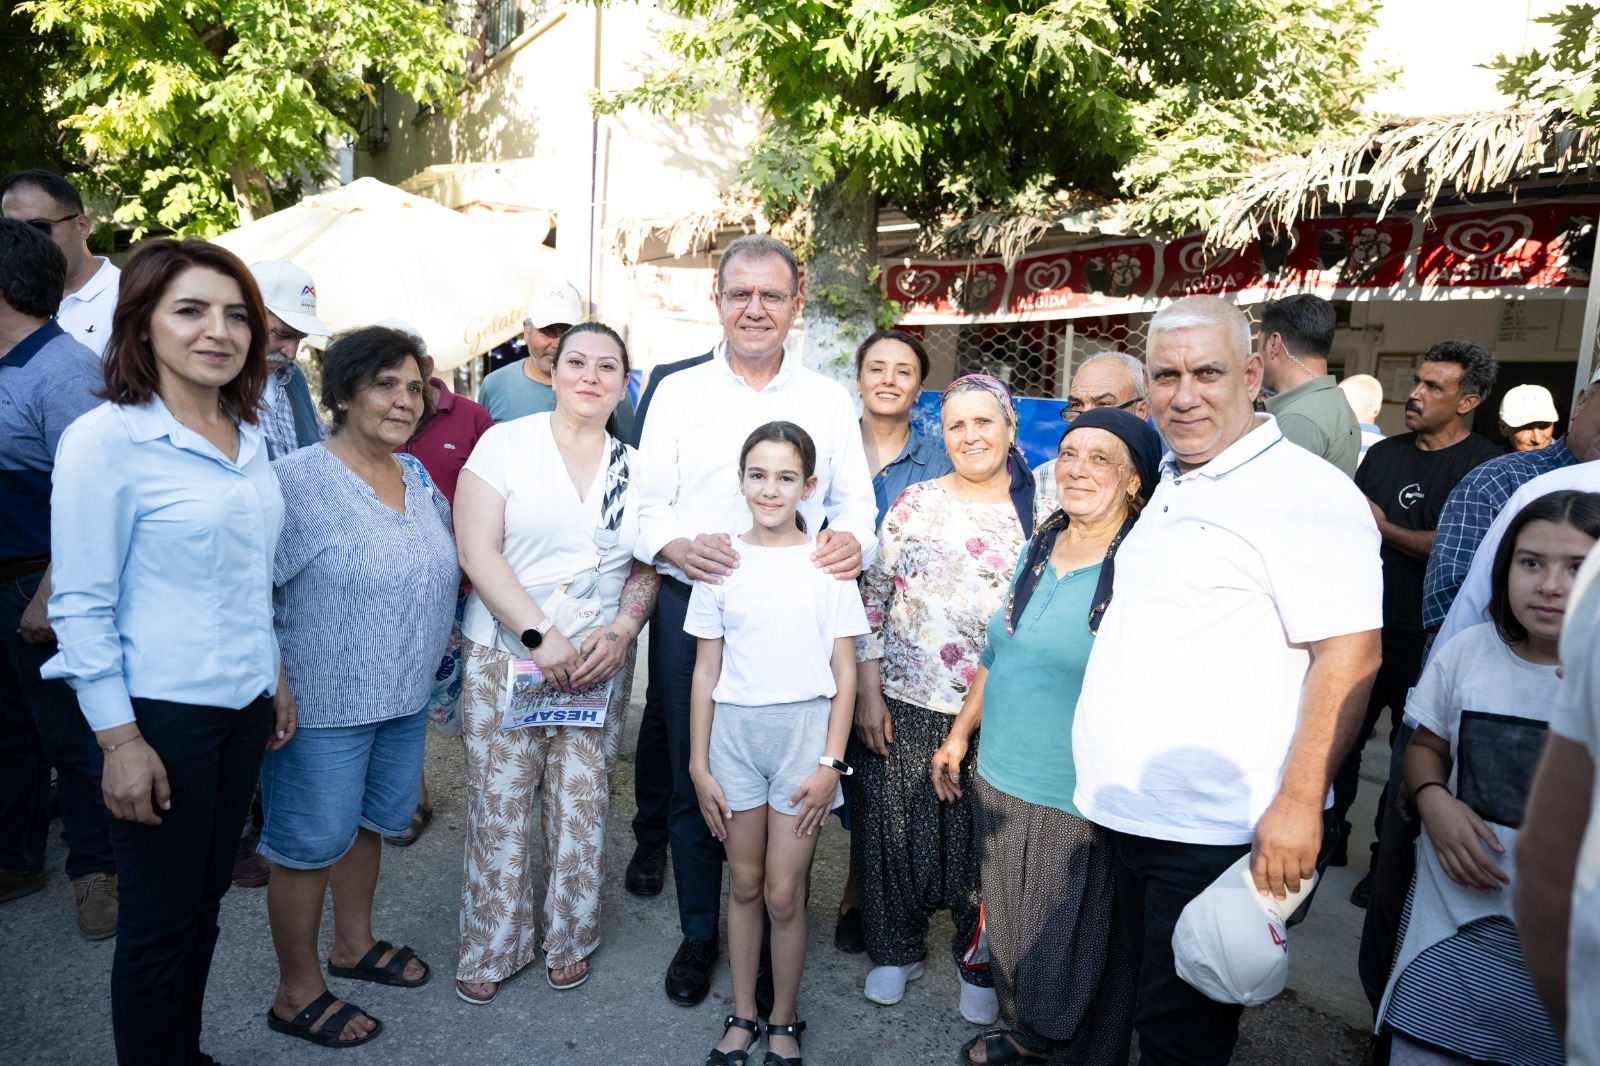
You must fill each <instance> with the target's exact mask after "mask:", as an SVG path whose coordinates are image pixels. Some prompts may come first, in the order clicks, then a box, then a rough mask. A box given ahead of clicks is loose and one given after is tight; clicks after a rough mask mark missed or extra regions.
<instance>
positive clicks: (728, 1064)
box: [706, 1014, 761, 1066]
mask: <svg viewBox="0 0 1600 1066" xmlns="http://www.w3.org/2000/svg"><path fill="white" fill-rule="evenodd" d="M729 1029H747V1030H749V1031H750V1032H751V1033H752V1034H753V1039H752V1040H751V1041H750V1043H749V1045H748V1046H747V1047H746V1048H745V1049H744V1050H743V1051H718V1050H717V1049H716V1048H712V1049H711V1054H709V1055H707V1056H706V1066H745V1063H746V1062H747V1061H748V1060H749V1058H750V1052H751V1051H753V1050H754V1049H755V1046H756V1045H757V1044H759V1043H761V1023H760V1022H754V1021H751V1020H750V1019H749V1018H737V1017H735V1016H733V1015H732V1014H730V1015H728V1017H727V1018H726V1019H725V1020H724V1021H723V1023H722V1035H723V1036H727V1035H728V1030H729Z"/></svg>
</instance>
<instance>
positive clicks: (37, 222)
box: [23, 211, 83, 237]
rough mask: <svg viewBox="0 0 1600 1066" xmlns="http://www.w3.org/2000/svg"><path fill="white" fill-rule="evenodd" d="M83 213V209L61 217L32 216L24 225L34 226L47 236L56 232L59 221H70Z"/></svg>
mask: <svg viewBox="0 0 1600 1066" xmlns="http://www.w3.org/2000/svg"><path fill="white" fill-rule="evenodd" d="M82 213H83V212H81V211H74V212H73V213H72V214H70V215H62V216H61V217H60V218H30V219H28V220H27V221H25V222H24V223H23V225H24V226H32V227H33V228H34V229H36V230H38V231H39V232H40V233H42V234H44V235H45V236H46V237H49V236H52V235H53V234H54V233H55V228H56V225H57V223H61V222H70V221H72V220H73V219H75V218H77V217H78V216H79V215H80V214H82Z"/></svg>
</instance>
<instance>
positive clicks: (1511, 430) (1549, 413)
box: [1500, 385, 1560, 452]
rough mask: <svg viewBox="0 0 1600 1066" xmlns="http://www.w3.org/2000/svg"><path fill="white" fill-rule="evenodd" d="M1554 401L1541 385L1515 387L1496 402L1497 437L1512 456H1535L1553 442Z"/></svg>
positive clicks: (1554, 426)
mask: <svg viewBox="0 0 1600 1066" xmlns="http://www.w3.org/2000/svg"><path fill="white" fill-rule="evenodd" d="M1559 417H1560V416H1559V415H1557V414H1556V401H1555V398H1554V397H1552V396H1551V395H1550V390H1549V389H1547V388H1545V387H1544V386H1542V385H1518V386H1517V387H1516V388H1514V389H1512V390H1510V391H1509V392H1507V393H1506V398H1505V399H1503V400H1501V401H1500V435H1501V436H1502V437H1504V438H1505V439H1506V440H1508V441H1510V442H1511V450H1512V451H1514V452H1536V451H1539V450H1540V449H1542V448H1548V447H1550V442H1551V441H1552V440H1554V439H1555V435H1556V419H1557V418H1559Z"/></svg>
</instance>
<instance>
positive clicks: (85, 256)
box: [0, 170, 122, 355]
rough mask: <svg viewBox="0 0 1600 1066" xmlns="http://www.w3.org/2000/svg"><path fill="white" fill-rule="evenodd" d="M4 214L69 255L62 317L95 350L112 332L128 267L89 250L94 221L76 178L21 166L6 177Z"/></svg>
mask: <svg viewBox="0 0 1600 1066" xmlns="http://www.w3.org/2000/svg"><path fill="white" fill-rule="evenodd" d="M0 214H4V215H5V217H6V218H14V219H16V220H17V221H18V222H22V223H24V224H26V225H29V226H32V227H33V228H34V229H36V230H38V231H39V232H40V233H42V234H44V235H45V236H46V237H49V238H50V239H51V240H52V241H54V242H55V245H56V247H57V248H60V249H61V254H62V255H64V256H66V259H67V281H66V284H65V286H63V288H62V296H61V303H60V306H59V307H58V308H57V310H56V322H57V323H59V324H60V326H61V328H62V329H64V330H66V331H67V332H68V333H69V334H71V335H72V337H73V339H75V340H76V341H78V343H80V344H82V345H83V346H84V347H85V348H88V349H89V350H90V351H91V352H93V353H94V354H95V355H100V354H102V353H103V352H104V351H105V348H106V341H107V340H109V339H110V337H111V316H112V314H113V313H114V312H115V311H116V309H117V290H118V286H119V283H120V281H121V279H122V271H120V270H118V269H117V268H116V267H115V266H112V264H111V260H109V259H107V258H106V257H105V256H103V255H95V254H94V253H93V252H91V251H89V234H90V233H92V232H93V231H94V221H93V220H92V219H91V218H90V217H89V213H88V212H87V211H86V210H84V206H83V197H82V196H80V195H79V194H78V190H77V189H76V188H74V187H73V185H72V183H71V182H69V181H67V180H66V179H65V178H63V177H61V175H59V174H52V173H51V172H50V171H48V170H19V171H17V172H15V173H13V174H7V175H6V176H5V177H4V178H0Z"/></svg>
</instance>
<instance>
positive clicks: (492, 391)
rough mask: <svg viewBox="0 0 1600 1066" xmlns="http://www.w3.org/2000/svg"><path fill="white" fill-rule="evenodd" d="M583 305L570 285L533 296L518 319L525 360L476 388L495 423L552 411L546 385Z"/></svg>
mask: <svg viewBox="0 0 1600 1066" xmlns="http://www.w3.org/2000/svg"><path fill="white" fill-rule="evenodd" d="M583 318H584V315H583V302H582V301H581V300H579V299H578V293H577V291H576V290H575V289H573V287H572V286H571V285H567V284H560V285H553V286H551V287H550V288H548V289H545V290H543V291H541V292H540V293H539V294H538V295H537V296H535V297H534V299H533V301H532V302H531V304H530V306H529V308H528V317H527V318H525V319H523V320H522V339H523V341H524V342H525V343H526V344H527V346H528V357H527V358H526V359H523V360H521V361H519V362H515V363H512V364H510V365H509V366H503V367H501V368H500V369H499V370H496V371H495V372H494V373H492V374H490V375H489V376H488V377H486V378H484V379H483V384H482V385H480V386H478V402H479V403H480V404H482V405H483V406H484V407H485V408H487V409H488V411H489V417H490V418H493V419H494V420H495V421H496V422H509V421H511V420H512V419H513V418H521V417H522V416H523V415H532V414H538V413H540V412H541V411H554V410H555V408H556V392H555V388H554V387H553V386H552V385H551V383H550V372H551V370H552V368H553V367H554V365H555V361H556V349H557V348H559V347H560V346H561V337H562V335H563V334H564V333H566V332H567V330H569V329H571V328H572V327H573V326H574V325H576V324H577V323H579V322H582V321H583Z"/></svg>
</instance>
